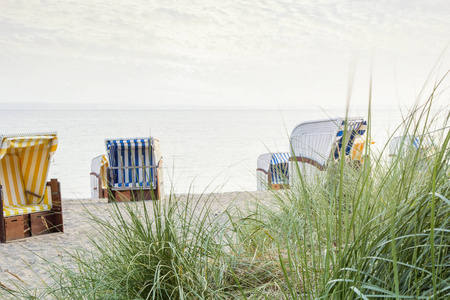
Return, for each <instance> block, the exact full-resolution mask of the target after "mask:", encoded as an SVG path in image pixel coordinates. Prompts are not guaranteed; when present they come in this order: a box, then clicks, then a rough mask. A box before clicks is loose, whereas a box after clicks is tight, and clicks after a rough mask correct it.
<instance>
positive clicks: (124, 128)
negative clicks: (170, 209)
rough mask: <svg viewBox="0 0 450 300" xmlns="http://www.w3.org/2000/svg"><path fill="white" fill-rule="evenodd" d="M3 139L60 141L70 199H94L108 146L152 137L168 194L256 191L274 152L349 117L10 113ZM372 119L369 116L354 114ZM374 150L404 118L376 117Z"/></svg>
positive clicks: (56, 161)
mask: <svg viewBox="0 0 450 300" xmlns="http://www.w3.org/2000/svg"><path fill="white" fill-rule="evenodd" d="M0 113H1V121H0V135H1V134H13V133H35V132H49V131H50V132H54V131H56V132H57V133H58V137H59V140H58V149H57V151H56V153H55V155H54V157H53V161H52V164H51V167H50V175H49V177H50V178H58V180H59V181H60V183H61V190H62V197H63V198H64V199H80V200H81V199H86V198H90V196H91V187H90V175H89V174H90V172H91V161H92V159H93V158H94V157H96V156H98V155H100V154H106V149H105V139H107V138H134V137H148V136H153V137H155V138H156V139H158V140H159V141H160V144H161V150H162V155H163V162H164V181H165V193H166V194H168V193H169V192H171V191H172V192H174V193H176V194H182V193H188V192H190V193H203V192H231V191H255V190H256V162H257V158H258V156H259V155H261V154H263V153H267V152H283V151H288V150H289V135H290V133H291V131H292V129H293V128H294V126H295V125H296V124H298V123H300V122H304V121H307V120H315V119H327V118H333V117H336V116H338V115H342V114H343V113H345V112H342V111H334V112H330V111H324V110H321V109H310V110H142V111H139V110H123V111H118V110H111V111H108V110H105V111H103V110H102V111H100V110H83V111H81V110H47V111H41V110H9V111H1V112H0ZM350 113H351V115H352V116H362V117H366V118H367V112H364V111H359V112H350ZM371 116H372V139H373V140H374V141H375V144H374V147H378V148H379V149H378V151H382V148H383V146H384V144H385V143H386V141H387V139H388V137H389V136H390V135H391V134H393V133H394V131H395V129H396V128H397V126H398V125H399V124H400V123H401V120H402V114H401V113H400V111H399V112H395V111H394V112H393V111H383V110H380V111H372V113H371Z"/></svg>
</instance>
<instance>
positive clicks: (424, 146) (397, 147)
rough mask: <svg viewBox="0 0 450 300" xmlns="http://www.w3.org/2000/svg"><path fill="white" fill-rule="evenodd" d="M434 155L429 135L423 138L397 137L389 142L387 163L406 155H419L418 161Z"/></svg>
mask: <svg viewBox="0 0 450 300" xmlns="http://www.w3.org/2000/svg"><path fill="white" fill-rule="evenodd" d="M434 153H435V147H434V145H433V140H432V139H431V137H430V136H429V135H423V136H411V135H405V136H397V137H394V138H392V140H391V141H390V142H389V161H390V163H392V162H394V161H395V160H396V159H398V158H402V157H405V156H406V155H416V154H418V155H419V159H421V160H422V161H423V160H426V158H428V157H430V156H431V155H432V154H434Z"/></svg>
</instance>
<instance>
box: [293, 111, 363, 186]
mask: <svg viewBox="0 0 450 300" xmlns="http://www.w3.org/2000/svg"><path fill="white" fill-rule="evenodd" d="M345 129H346V131H345ZM366 129H367V122H366V121H364V120H363V119H362V118H348V119H344V118H335V119H325V120H316V121H307V122H303V123H300V124H298V125H297V126H296V127H295V128H294V130H293V131H292V133H291V136H290V143H291V157H290V160H291V165H290V176H291V179H293V180H296V179H298V174H302V175H304V176H306V177H307V178H311V177H313V176H314V174H316V173H317V171H322V170H324V169H325V168H326V165H327V163H328V162H329V161H330V160H333V159H334V160H337V159H339V158H346V157H348V156H349V155H350V154H351V152H352V148H353V142H354V141H355V139H356V138H357V137H359V136H362V135H364V134H365V132H366Z"/></svg>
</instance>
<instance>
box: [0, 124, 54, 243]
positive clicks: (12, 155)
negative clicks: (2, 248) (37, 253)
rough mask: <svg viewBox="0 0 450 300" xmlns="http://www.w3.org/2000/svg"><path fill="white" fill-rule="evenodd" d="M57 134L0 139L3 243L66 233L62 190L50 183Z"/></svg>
mask: <svg viewBox="0 0 450 300" xmlns="http://www.w3.org/2000/svg"><path fill="white" fill-rule="evenodd" d="M57 146H58V138H57V135H56V133H37V134H15V135H3V136H0V208H1V213H0V241H1V242H6V241H10V240H15V239H20V238H25V237H29V236H34V235H40V234H46V233H52V232H63V218H62V206H61V192H60V186H59V183H58V181H57V180H56V179H52V180H51V181H50V182H48V183H47V177H48V171H49V167H50V161H51V158H52V156H53V154H54V153H55V151H56V148H57Z"/></svg>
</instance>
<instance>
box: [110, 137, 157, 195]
mask: <svg viewBox="0 0 450 300" xmlns="http://www.w3.org/2000/svg"><path fill="white" fill-rule="evenodd" d="M106 151H107V154H108V158H109V167H110V169H111V170H112V174H113V176H112V178H109V180H110V181H112V182H111V183H112V184H113V185H114V186H116V187H151V186H156V183H157V182H156V180H157V178H156V168H155V167H156V166H155V154H154V151H153V138H142V139H119V140H106Z"/></svg>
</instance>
